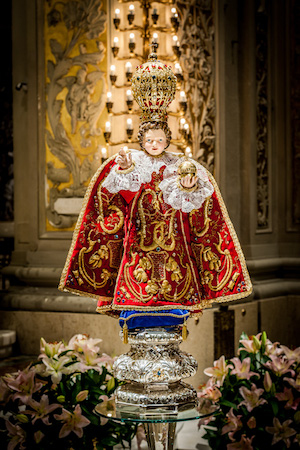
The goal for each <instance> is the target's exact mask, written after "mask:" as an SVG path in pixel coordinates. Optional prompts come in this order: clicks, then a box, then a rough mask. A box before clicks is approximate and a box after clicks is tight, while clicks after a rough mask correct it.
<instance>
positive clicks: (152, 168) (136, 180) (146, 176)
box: [102, 150, 178, 194]
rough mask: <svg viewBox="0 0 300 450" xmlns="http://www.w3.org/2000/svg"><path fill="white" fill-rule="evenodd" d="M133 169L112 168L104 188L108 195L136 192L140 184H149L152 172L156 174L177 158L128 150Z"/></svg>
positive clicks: (166, 154)
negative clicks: (155, 156) (153, 155)
mask: <svg viewBox="0 0 300 450" xmlns="http://www.w3.org/2000/svg"><path fill="white" fill-rule="evenodd" d="M130 151H131V154H132V161H133V162H134V167H133V168H132V170H131V168H130V169H129V170H128V171H127V170H124V171H122V170H119V166H118V165H117V166H114V167H113V168H112V169H111V171H110V173H109V174H108V176H107V177H106V179H105V181H104V182H103V185H102V186H103V187H105V188H106V189H107V190H108V191H109V192H110V193H112V194H116V193H117V192H120V191H123V190H124V191H130V192H137V191H138V190H139V189H140V187H141V186H142V184H145V183H150V181H151V178H152V174H153V172H156V173H158V172H159V170H160V169H161V167H163V166H166V165H168V164H170V163H171V162H173V163H174V161H176V160H177V159H178V157H175V160H174V156H173V155H170V154H168V153H164V154H163V155H161V156H160V157H159V158H154V157H152V156H149V155H147V154H146V153H144V152H143V151H141V150H130Z"/></svg>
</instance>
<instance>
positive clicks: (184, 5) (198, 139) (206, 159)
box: [175, 0, 216, 172]
mask: <svg viewBox="0 0 300 450" xmlns="http://www.w3.org/2000/svg"><path fill="white" fill-rule="evenodd" d="M175 3H176V7H177V10H178V12H179V15H180V24H181V25H180V28H179V32H178V37H179V41H180V47H181V49H182V53H181V56H180V58H179V62H180V64H181V67H182V69H183V72H184V83H183V90H184V91H185V92H186V93H187V94H188V99H189V102H188V110H187V114H186V116H187V119H188V121H189V123H190V125H191V132H192V138H193V147H194V158H196V159H197V160H198V161H200V162H201V163H203V164H204V165H206V166H207V167H208V168H209V170H210V171H211V172H213V169H214V163H215V139H216V124H215V118H216V99H215V8H214V1H213V0H192V1H185V0H176V2H175Z"/></svg>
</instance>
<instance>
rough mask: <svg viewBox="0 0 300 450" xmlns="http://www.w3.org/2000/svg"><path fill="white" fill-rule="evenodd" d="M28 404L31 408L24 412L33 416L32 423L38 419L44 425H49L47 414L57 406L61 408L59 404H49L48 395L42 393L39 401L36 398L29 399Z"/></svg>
mask: <svg viewBox="0 0 300 450" xmlns="http://www.w3.org/2000/svg"><path fill="white" fill-rule="evenodd" d="M28 405H29V406H31V408H32V409H33V411H32V410H26V411H24V413H25V414H30V415H31V417H33V420H32V423H33V424H34V423H35V422H36V421H37V420H38V419H41V421H42V422H43V423H44V424H45V425H51V424H50V422H49V414H50V413H51V412H52V411H54V410H55V409H57V408H61V405H59V404H58V403H53V404H52V405H49V397H48V395H45V394H44V395H42V398H41V400H40V402H37V401H36V400H33V399H30V400H29V402H28Z"/></svg>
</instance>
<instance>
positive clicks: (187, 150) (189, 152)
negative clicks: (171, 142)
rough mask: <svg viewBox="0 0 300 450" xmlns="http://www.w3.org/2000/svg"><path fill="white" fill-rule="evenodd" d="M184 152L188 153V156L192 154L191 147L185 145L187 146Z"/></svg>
mask: <svg viewBox="0 0 300 450" xmlns="http://www.w3.org/2000/svg"><path fill="white" fill-rule="evenodd" d="M185 154H186V155H188V156H192V150H191V147H187V148H186V149H185Z"/></svg>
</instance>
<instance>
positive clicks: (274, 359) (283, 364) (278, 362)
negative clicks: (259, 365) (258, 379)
mask: <svg viewBox="0 0 300 450" xmlns="http://www.w3.org/2000/svg"><path fill="white" fill-rule="evenodd" d="M269 357H270V359H271V361H268V362H266V363H265V364H264V365H265V366H266V367H268V368H269V369H271V370H272V372H274V373H275V374H276V375H277V376H278V377H279V376H281V375H283V374H285V373H288V372H290V373H291V374H292V376H294V375H295V372H294V371H293V369H290V367H291V365H292V364H294V362H295V361H294V360H293V359H292V360H286V359H284V358H281V357H278V356H274V355H270V356H269Z"/></svg>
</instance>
